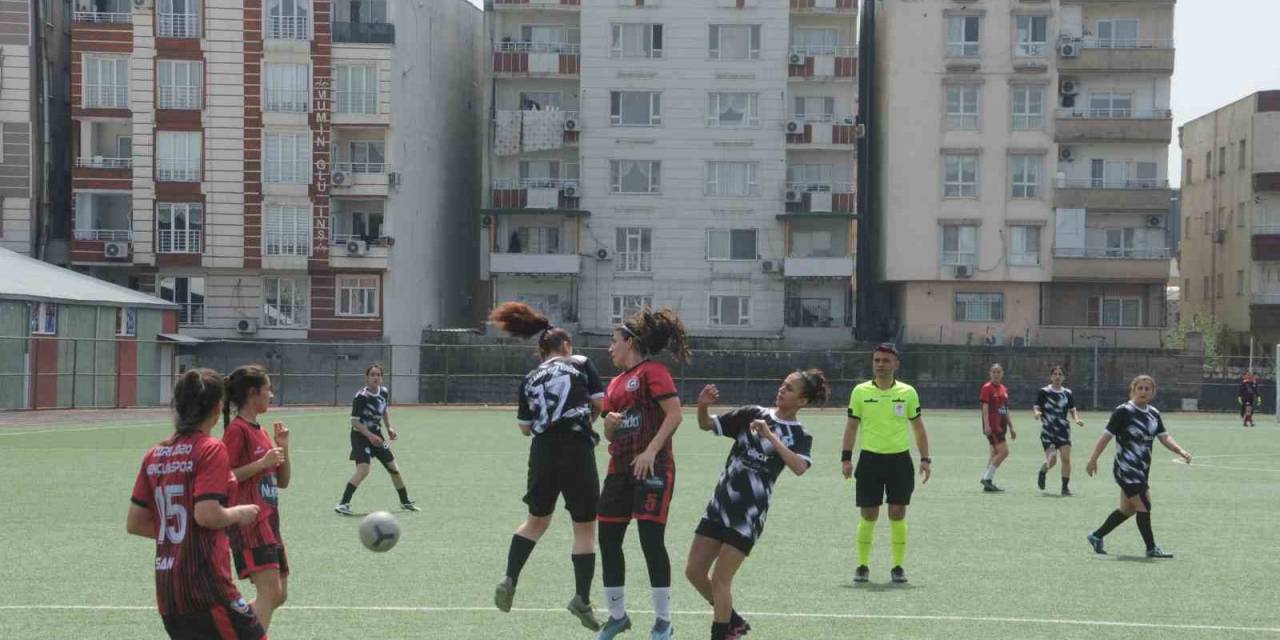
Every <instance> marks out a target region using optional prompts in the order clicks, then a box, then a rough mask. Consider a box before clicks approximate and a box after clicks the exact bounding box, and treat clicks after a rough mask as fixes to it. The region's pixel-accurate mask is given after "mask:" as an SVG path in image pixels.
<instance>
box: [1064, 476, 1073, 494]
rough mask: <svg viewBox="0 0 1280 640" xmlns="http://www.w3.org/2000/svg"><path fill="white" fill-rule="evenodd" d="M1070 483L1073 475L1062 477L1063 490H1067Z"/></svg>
mask: <svg viewBox="0 0 1280 640" xmlns="http://www.w3.org/2000/svg"><path fill="white" fill-rule="evenodd" d="M1069 484H1071V476H1067V477H1065V478H1063V479H1062V490H1063V491H1066V490H1067V485H1069Z"/></svg>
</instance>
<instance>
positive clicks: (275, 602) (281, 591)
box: [249, 569, 286, 629]
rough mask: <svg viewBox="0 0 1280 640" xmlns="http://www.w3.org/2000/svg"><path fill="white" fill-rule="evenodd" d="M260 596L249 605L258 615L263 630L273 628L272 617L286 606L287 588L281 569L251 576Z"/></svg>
mask: <svg viewBox="0 0 1280 640" xmlns="http://www.w3.org/2000/svg"><path fill="white" fill-rule="evenodd" d="M249 581H250V582H252V583H253V587H254V589H256V590H257V592H258V595H257V597H255V598H254V599H253V601H251V602H250V603H249V606H251V607H253V612H254V613H255V614H257V616H258V620H259V621H260V622H261V623H262V628H263V629H270V628H271V616H272V615H273V614H274V613H275V611H276V609H279V608H280V606H281V605H283V604H284V601H285V598H286V592H285V587H284V584H283V580H282V577H281V575H280V570H279V569H263V570H261V571H257V572H254V573H251V574H249Z"/></svg>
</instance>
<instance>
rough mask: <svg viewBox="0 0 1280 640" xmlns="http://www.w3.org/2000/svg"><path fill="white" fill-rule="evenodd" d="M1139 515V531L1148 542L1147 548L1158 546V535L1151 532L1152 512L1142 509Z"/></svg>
mask: <svg viewBox="0 0 1280 640" xmlns="http://www.w3.org/2000/svg"><path fill="white" fill-rule="evenodd" d="M1137 516H1138V533H1141V534H1142V541H1143V542H1145V543H1146V544H1147V550H1148V551H1150V550H1151V549H1154V548H1156V536H1155V534H1154V533H1152V532H1151V514H1150V513H1149V512H1146V511H1140V512H1138V514H1137Z"/></svg>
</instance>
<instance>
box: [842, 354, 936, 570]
mask: <svg viewBox="0 0 1280 640" xmlns="http://www.w3.org/2000/svg"><path fill="white" fill-rule="evenodd" d="M899 365H900V361H899V360H898V349H897V347H895V346H893V345H892V344H889V343H884V344H881V345H879V346H877V347H876V349H875V352H874V353H873V354H872V359H871V370H872V372H873V373H874V374H875V379H873V380H868V381H867V382H864V383H862V384H860V385H858V386H856V387H854V388H853V393H852V394H850V396H849V421H848V423H847V424H846V426H845V429H844V442H843V446H842V447H841V449H842V451H841V453H840V461H841V467H842V470H843V473H844V477H846V478H848V477H850V476H853V478H854V479H855V491H854V493H855V494H856V499H857V504H858V508H859V509H860V510H861V512H862V513H861V518H860V519H859V521H858V531H857V543H858V569H857V571H856V572H855V573H854V575H853V581H854V582H866V581H867V580H868V579H869V577H870V569H868V568H867V562H869V561H870V560H871V543H872V541H873V540H874V539H875V527H876V520H877V519H878V518H879V517H880V505H881V504H884V503H885V502H888V503H889V531H890V540H891V541H892V543H893V569H892V570H891V571H890V572H889V576H890V578H891V579H892V580H893V581H894V582H897V583H903V582H906V581H907V573H906V571H904V570H903V569H902V561H903V558H905V557H906V555H907V521H906V517H907V505H908V504H910V503H911V492H912V491H913V490H914V489H915V468H914V467H913V465H912V464H911V439H910V438H909V437H908V436H907V423H908V422H909V423H911V429H912V430H913V431H915V435H916V447H917V448H918V449H919V450H920V475H921V476H923V479H922V481H921V483H922V484H923V483H926V482H928V481H929V476H930V463H931V462H932V461H931V460H930V459H929V437H928V435H927V434H926V433H925V431H924V420H923V419H922V418H921V417H920V397H919V396H918V395H916V390H915V388H914V387H912V386H911V385H909V384H906V383H904V382H901V381H899V380H897V379H896V374H897V371H898V367H899ZM864 423H865V427H864V428H863V430H862V452H861V453H860V454H859V455H858V466H857V470H856V471H855V470H854V466H853V442H854V439H855V437H856V436H857V434H858V427H859V426H862V425H863V424H864Z"/></svg>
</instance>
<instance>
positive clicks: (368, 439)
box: [333, 364, 421, 516]
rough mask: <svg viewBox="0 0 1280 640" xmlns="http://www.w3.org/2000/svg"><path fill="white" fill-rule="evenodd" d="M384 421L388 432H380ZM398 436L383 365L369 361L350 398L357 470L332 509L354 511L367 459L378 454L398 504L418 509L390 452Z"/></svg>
mask: <svg viewBox="0 0 1280 640" xmlns="http://www.w3.org/2000/svg"><path fill="white" fill-rule="evenodd" d="M383 424H386V425H387V434H386V436H383V434H382V425H383ZM398 437H400V434H398V433H396V430H395V428H394V427H392V426H391V392H390V391H388V390H387V388H386V387H384V386H382V365H380V364H371V365H369V366H368V367H366V368H365V370H364V386H363V387H360V390H359V391H357V392H356V396H355V398H353V399H352V400H351V456H350V458H351V460H353V461H354V462H355V463H356V472H355V473H354V474H352V475H351V479H350V480H348V481H347V488H346V489H344V490H343V492H342V499H341V500H339V501H338V504H337V506H335V507H334V508H333V510H334V511H337V512H338V513H340V514H342V515H346V516H349V515H353V512H352V511H351V497H352V496H354V495H355V493H356V488H357V487H359V486H360V483H361V482H364V479H365V478H366V477H368V476H369V460H370V459H372V458H377V459H378V462H381V463H382V468H384V469H386V470H387V473H389V474H391V484H393V485H395V488H396V493H398V494H400V508H402V509H404V510H405V511H421V509H419V508H418V505H417V504H416V503H414V501H413V500H410V499H409V490H408V489H406V488H405V486H404V478H402V477H401V476H400V467H399V465H397V464H396V456H395V454H393V453H391V441H392V440H395V439H396V438H398Z"/></svg>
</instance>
